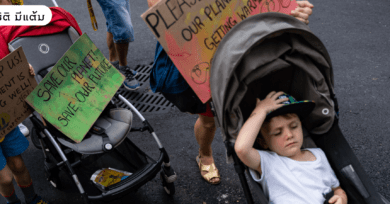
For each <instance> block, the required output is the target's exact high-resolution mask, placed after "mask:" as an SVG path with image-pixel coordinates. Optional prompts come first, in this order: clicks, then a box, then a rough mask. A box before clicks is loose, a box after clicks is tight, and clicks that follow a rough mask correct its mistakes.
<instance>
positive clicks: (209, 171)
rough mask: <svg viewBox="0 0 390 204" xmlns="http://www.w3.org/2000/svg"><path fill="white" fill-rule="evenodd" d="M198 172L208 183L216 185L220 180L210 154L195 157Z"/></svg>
mask: <svg viewBox="0 0 390 204" xmlns="http://www.w3.org/2000/svg"><path fill="white" fill-rule="evenodd" d="M196 162H197V163H198V166H199V170H200V174H201V175H202V177H203V178H204V179H205V180H206V181H207V182H208V183H210V184H213V185H216V184H219V183H220V182H221V178H220V177H221V176H220V175H219V171H218V169H217V167H216V166H215V163H214V159H213V157H212V156H200V155H198V156H197V157H196Z"/></svg>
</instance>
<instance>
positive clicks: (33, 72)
mask: <svg viewBox="0 0 390 204" xmlns="http://www.w3.org/2000/svg"><path fill="white" fill-rule="evenodd" d="M28 66H29V69H30V75H31V76H35V71H34V68H33V67H32V66H31V64H28Z"/></svg>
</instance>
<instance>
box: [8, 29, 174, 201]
mask: <svg viewBox="0 0 390 204" xmlns="http://www.w3.org/2000/svg"><path fill="white" fill-rule="evenodd" d="M78 37H79V35H78V33H77V32H76V30H75V29H74V28H73V27H68V28H67V29H65V30H64V31H62V32H59V33H55V34H51V35H42V36H24V37H17V38H15V39H14V40H13V41H11V42H9V50H10V51H13V50H15V49H17V48H18V47H20V46H22V47H23V50H24V52H25V54H26V57H27V60H28V62H29V63H30V64H31V65H32V66H33V67H34V70H35V73H36V77H35V78H36V80H37V82H38V83H39V82H40V81H42V79H43V77H45V75H46V74H47V73H48V72H49V71H50V70H51V69H52V67H53V66H54V65H55V64H56V63H57V61H58V60H59V59H60V58H61V57H62V56H63V54H64V53H65V52H66V51H67V50H68V49H69V47H70V46H72V44H73V43H74V42H75V41H76V40H77V38H78ZM49 50H50V51H49ZM114 98H115V99H116V101H122V102H123V103H124V104H126V105H127V106H128V107H129V109H130V110H129V109H125V108H118V107H117V106H116V104H115V103H114V102H113V100H111V102H110V103H109V104H108V105H107V107H106V108H105V110H104V111H103V113H102V114H101V115H100V117H99V118H98V119H97V121H96V122H95V124H94V125H93V126H92V128H91V129H90V131H89V132H88V134H87V135H86V137H85V138H84V139H83V141H81V142H80V143H74V142H73V141H72V140H70V139H68V138H67V137H65V135H63V134H62V133H61V132H60V131H59V130H58V129H56V128H55V127H54V126H53V125H51V124H50V123H48V122H47V121H44V120H42V119H41V118H40V116H39V114H38V113H37V112H34V114H32V116H31V117H30V120H31V122H32V123H33V128H32V131H31V132H32V134H31V140H32V142H33V144H34V146H35V147H37V148H38V149H41V150H42V153H43V156H44V161H42V163H41V165H44V170H45V175H46V177H47V180H48V181H49V182H50V184H52V186H53V187H55V188H57V189H59V190H62V187H63V186H62V185H61V184H62V181H63V179H64V176H60V175H61V174H60V172H64V173H65V174H67V175H68V176H69V177H68V178H70V179H71V180H72V181H73V182H74V184H75V187H76V188H75V189H77V190H78V192H79V193H80V194H81V195H82V197H83V199H84V203H89V202H90V201H95V200H99V201H111V200H115V199H118V198H121V197H123V196H125V195H127V194H128V193H129V192H132V191H136V190H137V189H138V188H140V187H141V186H142V185H144V184H145V183H147V182H148V181H150V180H151V179H153V178H154V177H155V176H156V175H157V174H159V175H160V178H161V181H162V185H163V188H164V190H165V191H166V193H167V194H169V195H173V194H174V193H175V186H174V183H173V182H174V181H175V180H176V173H175V172H174V170H173V168H172V167H171V165H170V159H169V156H168V154H167V152H166V150H165V148H164V147H163V145H162V143H161V141H160V139H159V138H158V137H157V135H156V133H155V131H154V130H153V128H152V126H151V125H150V124H149V123H148V121H147V120H146V119H145V118H144V117H143V116H142V115H141V113H140V112H139V111H138V110H137V109H136V108H135V107H134V106H133V105H132V104H131V103H130V102H129V101H128V100H127V99H126V98H124V97H123V96H121V95H120V94H118V93H116V94H115V96H114ZM133 113H134V114H135V115H136V116H137V117H138V118H139V119H140V120H141V122H142V124H143V126H142V127H139V128H135V127H132V122H133V119H134V118H133ZM133 131H141V132H143V131H148V132H149V133H150V135H151V137H150V138H153V139H154V140H155V141H156V143H157V146H158V148H159V152H160V155H159V157H158V159H156V160H154V159H153V158H151V157H150V156H148V155H147V154H146V153H144V152H143V151H142V150H141V149H139V148H138V147H137V146H136V145H135V144H134V143H133V142H132V141H131V140H130V139H129V138H128V137H127V135H128V133H129V132H133ZM109 167H110V168H114V169H118V170H121V171H126V172H130V173H132V174H131V175H130V176H129V177H127V178H126V179H123V180H121V181H120V182H118V183H115V184H113V185H110V186H108V187H103V188H102V187H99V186H97V185H95V184H94V183H93V182H91V180H90V178H91V176H92V175H93V174H94V173H95V172H96V171H97V170H99V169H103V168H109ZM69 201H70V202H71V201H72V199H70V200H69Z"/></svg>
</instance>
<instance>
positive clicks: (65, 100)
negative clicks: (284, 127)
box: [26, 34, 125, 143]
mask: <svg viewBox="0 0 390 204" xmlns="http://www.w3.org/2000/svg"><path fill="white" fill-rule="evenodd" d="M124 79H125V77H124V76H123V75H122V74H121V73H120V72H119V71H118V70H117V69H116V68H114V67H113V66H112V65H111V63H110V62H109V61H108V60H107V59H106V58H105V57H104V56H103V54H102V53H101V52H100V50H99V49H98V48H97V47H96V46H95V45H94V44H93V42H92V41H91V39H90V38H89V37H88V36H87V34H83V35H82V36H81V37H80V38H79V39H78V40H77V41H76V42H75V43H74V44H73V45H72V46H71V47H70V48H69V50H68V51H67V52H66V53H65V54H64V56H63V57H62V58H61V59H60V60H59V61H58V62H57V64H56V65H55V66H54V67H53V69H52V70H51V71H50V72H49V73H48V74H47V75H46V77H45V78H44V79H43V80H42V81H41V82H40V83H39V85H38V86H37V87H36V88H35V89H34V91H33V92H32V93H31V94H30V95H29V96H28V97H27V99H26V100H27V102H28V103H29V104H30V105H31V106H32V107H33V108H34V109H35V110H36V111H37V112H38V113H40V114H42V115H43V117H44V118H45V119H46V120H47V121H49V122H50V123H51V124H52V125H54V126H55V127H56V128H57V129H58V130H60V131H61V132H62V133H64V134H65V135H66V136H67V137H69V138H70V139H72V140H73V141H75V142H77V143H79V142H81V141H82V139H83V138H84V136H85V135H86V134H87V132H88V130H89V129H90V128H91V126H92V125H93V123H94V122H95V121H96V119H97V118H98V117H99V115H100V114H101V113H102V111H103V110H104V108H105V107H106V106H107V104H108V102H109V101H110V100H111V98H112V97H113V96H114V94H115V93H116V91H117V90H118V89H119V87H120V86H121V84H122V83H123V81H124Z"/></svg>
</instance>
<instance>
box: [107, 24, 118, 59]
mask: <svg viewBox="0 0 390 204" xmlns="http://www.w3.org/2000/svg"><path fill="white" fill-rule="evenodd" d="M107 47H108V60H110V62H115V61H118V55H117V51H116V47H115V43H114V36H113V35H112V33H110V32H108V31H107Z"/></svg>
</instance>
